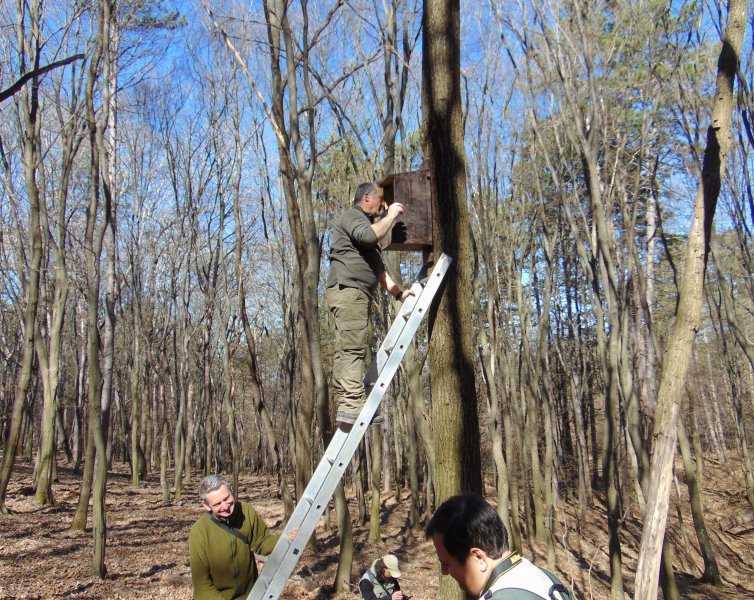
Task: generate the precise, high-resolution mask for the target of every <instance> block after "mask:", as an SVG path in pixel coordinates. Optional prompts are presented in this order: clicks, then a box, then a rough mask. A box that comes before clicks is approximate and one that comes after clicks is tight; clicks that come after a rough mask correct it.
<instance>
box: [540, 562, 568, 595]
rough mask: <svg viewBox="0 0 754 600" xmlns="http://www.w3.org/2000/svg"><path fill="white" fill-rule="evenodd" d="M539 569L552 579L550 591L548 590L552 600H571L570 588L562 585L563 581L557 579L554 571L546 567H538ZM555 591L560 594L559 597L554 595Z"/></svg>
mask: <svg viewBox="0 0 754 600" xmlns="http://www.w3.org/2000/svg"><path fill="white" fill-rule="evenodd" d="M540 570H541V571H542V572H543V573H544V574H545V575H547V577H549V578H550V581H552V585H551V586H550V591H549V592H548V595H549V596H550V598H551V599H552V600H573V595H572V594H571V590H569V589H568V588H567V587H566V586H565V585H563V582H562V581H560V579H558V578H557V576H556V575H555V574H554V573H551V572H550V571H548V570H547V569H542V568H540ZM555 593H558V594H559V595H560V599H558V598H557V597H556V596H555Z"/></svg>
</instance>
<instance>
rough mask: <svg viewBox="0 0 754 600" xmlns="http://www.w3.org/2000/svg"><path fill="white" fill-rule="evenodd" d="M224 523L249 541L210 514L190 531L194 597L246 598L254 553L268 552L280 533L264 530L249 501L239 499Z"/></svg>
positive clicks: (211, 599) (217, 599) (253, 578)
mask: <svg viewBox="0 0 754 600" xmlns="http://www.w3.org/2000/svg"><path fill="white" fill-rule="evenodd" d="M225 523H226V524H227V525H228V526H230V527H232V528H233V529H236V530H238V531H239V532H240V533H241V534H243V535H244V536H246V539H247V540H249V543H248V544H244V543H243V541H242V540H241V539H239V538H238V537H236V536H235V535H233V534H232V533H230V532H228V531H226V530H225V529H223V528H222V527H220V526H218V524H217V523H213V521H212V518H211V517H210V516H209V513H208V514H206V515H204V516H203V517H201V518H200V519H199V520H198V521H197V522H196V523H194V526H193V527H192V528H191V532H190V533H189V562H190V563H191V581H192V583H193V585H194V599H195V600H232V599H234V598H245V597H246V596H247V595H248V594H249V592H250V591H251V588H252V586H253V585H254V582H255V581H256V580H257V564H256V560H255V559H254V553H255V552H256V553H258V554H269V553H270V552H272V550H273V548H275V544H276V543H277V541H278V538H279V537H280V536H279V535H276V534H272V533H270V532H269V531H268V530H267V525H265V523H264V521H263V520H262V518H261V517H260V516H259V515H258V514H257V512H256V511H255V510H254V508H253V507H252V506H251V504H249V503H247V502H238V503H236V507H235V509H234V511H233V514H232V515H231V516H230V518H229V519H227V520H226V521H225Z"/></svg>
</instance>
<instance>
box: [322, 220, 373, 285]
mask: <svg viewBox="0 0 754 600" xmlns="http://www.w3.org/2000/svg"><path fill="white" fill-rule="evenodd" d="M372 221H373V219H372V218H371V217H370V216H369V215H367V213H365V212H364V211H363V210H362V209H361V208H359V207H358V206H354V207H352V208H349V209H348V210H345V211H343V213H341V215H340V216H339V217H338V220H337V221H336V222H335V225H334V227H333V229H332V240H331V241H330V274H329V275H328V277H327V285H326V286H325V287H328V288H329V287H332V286H334V285H338V284H340V285H343V286H346V287H352V288H358V289H360V290H361V291H363V292H364V293H365V294H367V295H368V296H370V297H372V296H373V295H374V290H375V288H376V287H377V281H378V280H379V277H380V275H382V272H383V271H384V270H385V265H384V264H383V262H382V254H381V253H380V247H379V245H378V244H377V234H375V233H374V230H373V229H372Z"/></svg>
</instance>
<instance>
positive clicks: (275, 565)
mask: <svg viewBox="0 0 754 600" xmlns="http://www.w3.org/2000/svg"><path fill="white" fill-rule="evenodd" d="M451 262H452V259H451V258H450V257H449V256H448V255H447V254H443V255H442V256H441V257H440V259H439V260H438V261H437V264H436V265H435V266H434V267H433V268H432V272H431V274H430V275H429V276H428V277H427V279H426V283H425V284H424V285H422V283H420V282H416V283H414V284H413V285H412V286H411V289H412V290H413V291H414V293H415V296H409V297H408V298H407V299H406V300H405V302H404V303H403V305H402V306H401V309H400V311H399V312H398V315H397V316H396V318H395V320H394V321H393V324H392V325H391V327H390V329H389V330H388V332H387V334H386V335H385V339H384V340H383V341H382V344H381V345H380V348H379V350H378V351H377V356H376V357H375V358H374V360H373V361H372V364H371V365H370V367H369V369H368V370H367V373H366V375H365V377H364V387H365V391H366V392H367V393H368V396H367V400H366V403H365V404H364V408H362V409H361V413H360V414H359V417H358V419H357V420H356V423H355V424H354V425H353V426H352V428H351V430H350V431H349V432H344V431H343V430H342V429H340V428H339V427H338V428H336V429H335V433H334V435H333V437H332V439H331V440H330V444H329V445H328V447H327V450H326V451H325V454H324V456H322V460H321V461H320V463H319V466H317V469H316V470H315V471H314V474H313V475H312V478H311V480H310V481H309V484H308V485H307V486H306V489H305V490H304V493H303V495H302V496H301V498H300V500H299V502H298V504H297V505H296V508H295V510H294V511H293V514H292V515H291V518H290V519H288V523H286V525H285V529H284V530H283V533H282V535H281V536H280V539H279V540H278V542H277V544H276V545H275V548H274V550H273V551H272V553H271V554H270V556H269V557H268V558H267V562H266V563H265V565H264V568H263V569H262V572H261V573H260V575H259V578H258V579H257V581H256V582H255V584H254V587H253V588H252V589H251V592H249V595H248V596H247V600H277V598H278V597H279V596H280V594H281V592H282V591H283V587H284V586H285V583H286V582H287V581H288V578H289V577H290V575H291V573H292V572H293V569H294V568H295V566H296V563H297V562H298V560H299V558H300V557H301V554H302V553H303V551H304V549H305V548H306V544H307V543H308V541H309V538H310V537H311V535H312V533H313V532H314V529H315V528H316V526H317V523H318V522H319V518H320V517H321V516H322V513H323V512H324V511H325V507H326V506H327V504H328V502H330V498H332V495H333V493H334V492H335V488H336V487H337V485H338V482H339V481H340V479H341V478H342V477H343V473H345V470H346V468H347V467H348V463H349V462H350V461H351V458H352V457H353V455H354V453H355V452H356V449H357V448H358V446H359V444H360V443H361V440H362V438H363V437H364V435H365V434H366V432H367V429H368V428H369V424H370V422H371V421H372V417H373V416H374V414H375V412H376V411H377V408H378V407H379V405H380V402H381V401H382V398H383V396H384V395H385V392H387V389H388V386H389V385H390V382H391V381H392V380H393V377H394V376H395V373H396V372H397V371H398V367H399V366H400V364H401V361H402V360H403V356H404V355H405V354H406V349H407V348H408V345H409V344H410V343H411V341H412V340H413V338H414V336H415V335H416V331H417V330H418V329H419V325H420V324H421V322H422V320H423V319H424V315H426V314H427V312H428V311H429V308H430V306H431V305H432V300H433V299H434V297H435V294H436V293H437V291H438V290H439V289H440V285H441V284H442V281H443V279H444V278H445V275H446V273H447V271H448V268H449V267H450V263H451ZM296 528H298V532H297V533H296V535H295V537H294V539H293V540H290V539H288V532H289V531H290V530H291V529H296Z"/></svg>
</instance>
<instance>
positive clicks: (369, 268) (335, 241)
mask: <svg viewBox="0 0 754 600" xmlns="http://www.w3.org/2000/svg"><path fill="white" fill-rule="evenodd" d="M403 212H404V208H403V204H401V203H400V202H394V203H393V204H391V205H390V207H389V208H386V206H385V202H384V199H383V190H382V188H381V187H380V186H378V185H377V184H375V183H362V184H360V185H359V186H358V187H357V188H356V194H355V195H354V199H353V205H352V206H351V208H349V209H347V210H345V211H344V212H343V213H342V214H341V215H340V217H339V218H338V220H337V221H336V223H335V226H334V227H333V234H332V240H331V243H330V274H329V276H328V278H327V292H326V295H325V296H326V298H327V305H328V306H329V307H330V313H331V314H332V317H333V322H334V323H335V351H334V354H333V378H332V383H333V389H334V394H335V400H336V402H337V406H338V410H337V414H336V417H335V420H336V422H337V423H338V426H339V427H340V428H341V429H343V430H344V431H345V430H347V429H348V428H350V427H351V426H352V425H353V424H354V423H355V422H356V419H357V418H358V416H359V413H360V412H361V409H362V407H363V406H364V402H365V401H366V397H365V394H364V382H363V380H364V370H365V369H364V363H365V359H366V354H367V348H368V347H369V344H370V343H371V337H372V330H371V327H370V324H369V309H370V306H371V304H372V299H373V295H374V290H375V289H376V287H377V283H378V282H379V284H380V285H381V286H382V287H383V288H384V289H385V290H386V291H387V292H388V293H389V294H391V295H392V296H393V297H394V298H395V299H396V300H405V299H406V298H407V297H408V296H413V295H414V292H413V291H412V290H410V289H407V290H401V289H400V287H399V286H398V284H396V283H395V281H393V279H392V278H391V277H390V275H389V274H388V272H387V271H386V270H385V265H384V263H383V262H382V255H381V251H380V241H382V240H384V239H385V238H386V237H387V235H388V233H389V232H390V229H391V227H392V226H393V224H394V223H395V220H396V219H397V218H398V217H399V216H400V215H402V214H403ZM378 419H379V417H375V420H374V421H373V422H374V423H378V422H379V420H378Z"/></svg>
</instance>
